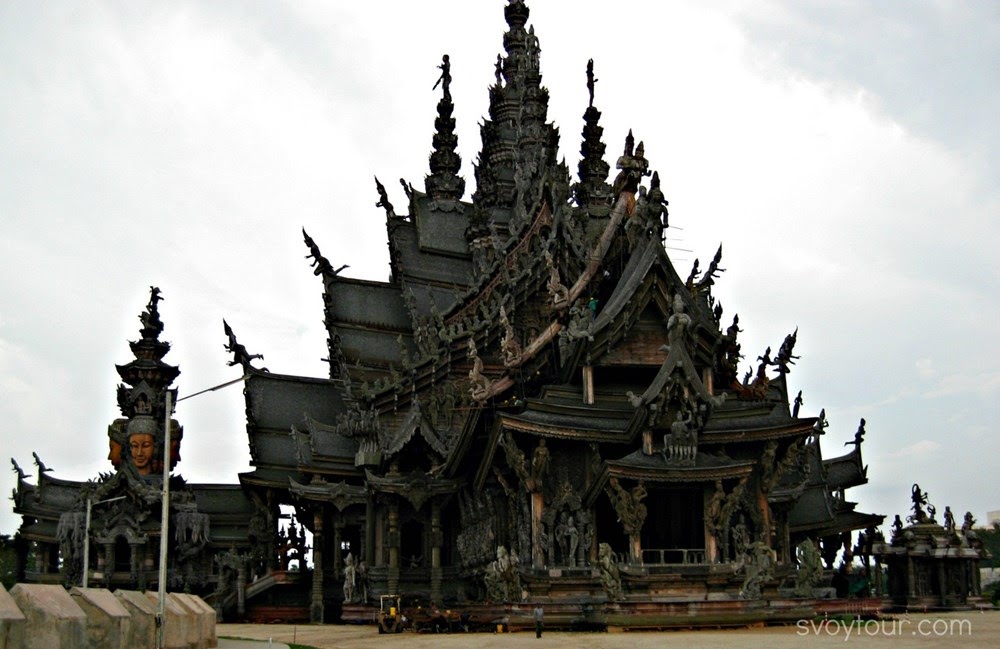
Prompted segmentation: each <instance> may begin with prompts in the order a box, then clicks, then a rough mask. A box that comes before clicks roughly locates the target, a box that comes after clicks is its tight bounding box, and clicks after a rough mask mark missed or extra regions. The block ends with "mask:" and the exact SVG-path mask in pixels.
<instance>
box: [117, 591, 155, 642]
mask: <svg viewBox="0 0 1000 649" xmlns="http://www.w3.org/2000/svg"><path fill="white" fill-rule="evenodd" d="M115 599H117V600H118V601H119V602H120V603H121V605H122V606H124V607H125V610H127V611H128V612H129V616H130V617H129V631H128V641H127V642H126V645H125V646H127V647H155V646H156V604H154V603H153V602H151V601H149V598H148V597H146V596H145V595H144V594H143V593H140V592H139V591H137V590H116V591H115Z"/></svg>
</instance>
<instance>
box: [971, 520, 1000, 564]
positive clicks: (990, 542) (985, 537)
mask: <svg viewBox="0 0 1000 649" xmlns="http://www.w3.org/2000/svg"><path fill="white" fill-rule="evenodd" d="M976 534H977V535H979V539H980V540H981V541H982V542H983V549H984V550H986V551H987V552H989V553H990V554H991V555H993V556H992V557H991V558H989V559H986V560H985V561H983V562H982V564H981V565H982V567H983V568H1000V523H993V527H990V528H987V529H984V530H976Z"/></svg>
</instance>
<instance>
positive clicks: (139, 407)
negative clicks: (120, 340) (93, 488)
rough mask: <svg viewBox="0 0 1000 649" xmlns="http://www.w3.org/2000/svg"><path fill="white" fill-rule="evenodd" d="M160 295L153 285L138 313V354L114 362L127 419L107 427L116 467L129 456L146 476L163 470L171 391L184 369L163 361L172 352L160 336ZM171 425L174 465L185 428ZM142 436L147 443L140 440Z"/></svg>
mask: <svg viewBox="0 0 1000 649" xmlns="http://www.w3.org/2000/svg"><path fill="white" fill-rule="evenodd" d="M161 299H163V298H162V297H161V295H160V289H158V288H157V287H155V286H151V287H150V289H149V303H148V304H147V305H146V310H145V311H143V312H142V313H141V314H139V321H140V322H142V328H141V329H140V330H139V335H140V339H139V340H136V341H130V342H129V347H130V348H131V349H132V354H133V355H134V356H135V358H134V359H133V360H132V361H131V362H130V363H127V364H125V365H116V366H115V367H116V369H117V370H118V375H119V376H121V378H122V380H123V381H124V382H125V384H119V385H118V408H119V409H120V410H121V413H122V416H123V417H125V419H119V420H116V421H115V422H114V423H113V424H111V426H110V427H109V428H108V437H109V444H110V447H111V453H110V455H109V459H110V460H111V463H112V464H113V465H114V466H115V468H116V469H117V468H119V467H120V465H121V463H122V461H123V460H125V459H127V460H129V461H130V462H131V464H132V465H133V466H134V467H135V468H136V470H137V471H138V472H139V474H141V475H147V474H155V473H156V472H158V471H160V470H162V466H163V465H162V448H163V420H164V417H165V415H166V411H165V408H166V391H167V390H168V389H170V385H171V384H172V383H173V382H174V379H176V378H177V376H178V375H179V374H180V373H181V371H180V368H178V367H176V366H174V365H170V364H168V363H165V362H163V357H164V356H165V355H166V354H167V352H169V351H170V343H168V342H166V341H162V340H160V334H161V333H162V332H163V321H162V320H160V313H159V310H158V308H157V305H158V303H159V301H160V300H161ZM171 428H172V429H173V430H175V431H176V432H175V433H173V434H172V435H171V437H173V438H174V445H173V446H174V448H172V449H171V468H172V467H173V465H174V464H175V463H176V462H177V460H178V459H179V452H180V440H181V436H182V435H183V430H182V429H181V428H180V427H179V426H178V427H176V428H174V426H173V425H172V426H171ZM146 436H148V437H146ZM132 438H136V439H132ZM140 441H141V442H142V444H140V443H138V442H140ZM147 442H149V443H151V444H152V447H151V448H149V447H146V446H145V443H147ZM132 447H135V448H134V449H133V448H132Z"/></svg>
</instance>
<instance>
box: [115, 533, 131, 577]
mask: <svg viewBox="0 0 1000 649" xmlns="http://www.w3.org/2000/svg"><path fill="white" fill-rule="evenodd" d="M131 570H132V546H130V545H129V544H128V540H126V539H125V537H124V536H119V537H118V538H117V539H115V565H114V572H124V573H126V574H128V573H129V572H130V571H131Z"/></svg>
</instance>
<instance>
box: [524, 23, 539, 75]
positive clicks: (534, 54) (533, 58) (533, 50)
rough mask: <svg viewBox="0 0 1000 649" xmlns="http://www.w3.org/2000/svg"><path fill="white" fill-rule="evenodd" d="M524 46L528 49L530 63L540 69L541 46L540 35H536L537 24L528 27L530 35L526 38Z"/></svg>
mask: <svg viewBox="0 0 1000 649" xmlns="http://www.w3.org/2000/svg"><path fill="white" fill-rule="evenodd" d="M524 47H525V49H526V50H527V51H528V64H529V65H531V67H532V68H534V69H535V70H537V69H538V54H539V52H541V48H540V47H539V46H538V37H537V36H535V26H534V25H530V26H529V27H528V35H527V36H526V37H525V39H524Z"/></svg>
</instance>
